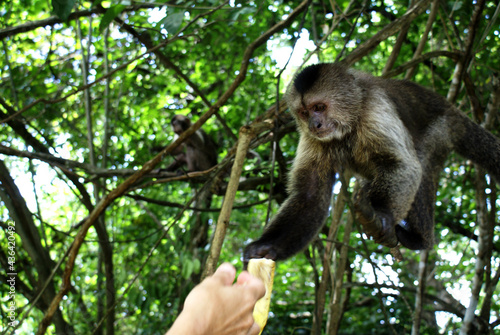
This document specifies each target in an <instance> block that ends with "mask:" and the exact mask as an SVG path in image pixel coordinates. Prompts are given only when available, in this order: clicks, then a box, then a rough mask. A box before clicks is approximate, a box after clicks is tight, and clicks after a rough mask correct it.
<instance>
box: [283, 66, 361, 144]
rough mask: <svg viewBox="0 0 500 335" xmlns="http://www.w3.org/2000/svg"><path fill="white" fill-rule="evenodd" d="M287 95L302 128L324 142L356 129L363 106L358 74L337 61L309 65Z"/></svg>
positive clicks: (287, 99)
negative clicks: (357, 78)
mask: <svg viewBox="0 0 500 335" xmlns="http://www.w3.org/2000/svg"><path fill="white" fill-rule="evenodd" d="M285 99H286V101H287V104H288V107H289V109H290V111H291V112H292V114H293V116H294V117H295V120H296V122H297V124H298V127H299V131H300V132H301V133H302V134H305V135H308V136H311V137H313V138H315V139H317V140H320V141H322V142H327V141H331V140H334V139H336V140H339V139H342V138H343V137H344V136H346V135H347V134H348V133H350V132H351V131H353V129H354V128H355V125H356V123H357V122H358V120H359V115H360V112H361V109H362V108H361V101H362V90H361V88H360V87H359V86H358V85H357V83H356V79H355V75H354V74H353V73H350V72H348V71H347V70H345V69H344V68H343V67H341V66H338V65H335V64H317V65H313V66H310V67H307V68H305V69H304V70H303V71H302V72H300V73H299V74H298V75H297V76H296V77H295V80H294V81H293V82H292V83H291V84H290V85H289V86H288V89H287V92H286V95H285Z"/></svg>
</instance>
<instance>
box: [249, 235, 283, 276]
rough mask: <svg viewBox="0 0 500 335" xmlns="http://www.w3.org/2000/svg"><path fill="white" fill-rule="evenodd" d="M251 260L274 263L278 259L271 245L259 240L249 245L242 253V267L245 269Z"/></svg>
mask: <svg viewBox="0 0 500 335" xmlns="http://www.w3.org/2000/svg"><path fill="white" fill-rule="evenodd" d="M252 258H267V259H272V260H273V261H275V260H276V259H277V258H278V251H277V250H276V249H275V247H274V246H273V245H272V244H268V243H262V242H259V240H257V241H255V242H252V243H250V244H249V245H247V246H246V248H245V251H243V265H244V267H245V269H246V268H247V265H248V261H249V260H250V259H252Z"/></svg>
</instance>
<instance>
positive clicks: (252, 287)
mask: <svg viewBox="0 0 500 335" xmlns="http://www.w3.org/2000/svg"><path fill="white" fill-rule="evenodd" d="M236 283H237V284H238V285H244V286H245V288H248V290H249V291H250V292H252V294H253V296H254V297H255V299H256V300H258V299H260V298H262V297H263V296H264V294H266V288H265V286H264V283H263V282H262V280H260V279H258V278H256V277H254V276H252V275H251V274H250V273H248V271H243V272H242V273H240V275H239V276H238V279H237V281H236Z"/></svg>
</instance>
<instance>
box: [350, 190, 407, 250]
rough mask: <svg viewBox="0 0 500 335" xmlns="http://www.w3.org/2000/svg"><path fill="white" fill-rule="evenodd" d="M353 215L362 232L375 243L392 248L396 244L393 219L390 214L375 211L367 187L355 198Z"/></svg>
mask: <svg viewBox="0 0 500 335" xmlns="http://www.w3.org/2000/svg"><path fill="white" fill-rule="evenodd" d="M354 205H355V213H356V218H357V220H358V221H359V223H360V224H361V225H362V226H363V231H364V232H365V233H366V234H367V235H369V236H371V237H373V239H374V241H375V242H376V243H379V244H382V245H384V246H386V247H389V248H393V247H395V246H396V245H397V244H398V239H397V236H396V231H395V225H394V217H393V216H392V214H391V213H390V212H387V213H384V212H381V211H376V210H375V209H374V208H373V206H372V204H371V201H370V197H369V196H368V187H363V188H362V189H361V190H359V191H358V193H357V194H356V196H355V202H354Z"/></svg>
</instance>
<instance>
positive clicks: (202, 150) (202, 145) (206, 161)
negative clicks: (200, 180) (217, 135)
mask: <svg viewBox="0 0 500 335" xmlns="http://www.w3.org/2000/svg"><path fill="white" fill-rule="evenodd" d="M171 124H172V129H173V131H174V132H175V133H176V134H177V135H180V134H182V133H183V132H184V131H186V130H187V129H188V128H189V127H191V120H190V119H189V118H188V117H187V116H184V115H174V117H173V118H172V121H171ZM184 149H185V150H184ZM174 155H175V161H174V162H173V163H172V164H170V165H169V166H168V167H167V168H165V169H162V171H176V170H177V169H179V168H181V167H182V166H184V165H186V166H187V171H188V172H193V171H205V170H208V169H210V168H211V167H213V166H215V165H217V147H216V145H215V143H214V141H213V140H212V138H211V137H210V136H208V134H207V133H205V132H204V131H203V130H202V129H199V130H197V131H196V132H195V133H194V134H193V135H191V136H189V137H188V138H187V139H186V140H185V141H184V142H183V143H182V145H181V146H180V147H179V149H178V150H176V151H175V152H174Z"/></svg>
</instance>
